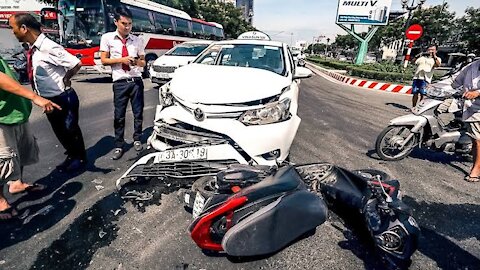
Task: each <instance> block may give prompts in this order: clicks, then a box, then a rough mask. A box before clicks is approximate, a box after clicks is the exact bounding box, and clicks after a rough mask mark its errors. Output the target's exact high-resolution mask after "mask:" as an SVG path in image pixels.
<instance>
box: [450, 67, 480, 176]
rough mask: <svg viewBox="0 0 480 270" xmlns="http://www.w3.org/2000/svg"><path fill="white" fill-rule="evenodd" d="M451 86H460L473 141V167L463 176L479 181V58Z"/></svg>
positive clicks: (464, 115)
mask: <svg viewBox="0 0 480 270" xmlns="http://www.w3.org/2000/svg"><path fill="white" fill-rule="evenodd" d="M452 87H453V88H455V89H456V88H462V90H463V91H464V93H463V97H464V98H465V99H466V101H465V103H464V108H463V121H465V122H466V123H467V125H468V132H467V134H468V136H470V137H471V138H472V141H473V149H472V153H473V167H472V169H471V170H470V174H469V175H467V176H466V177H465V180H466V181H468V182H472V183H473V182H479V181H480V60H477V61H475V62H473V63H471V64H470V65H468V66H467V67H465V68H464V69H463V70H462V71H461V72H460V74H458V76H457V77H456V78H455V81H454V82H453V83H452Z"/></svg>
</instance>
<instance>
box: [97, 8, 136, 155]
mask: <svg viewBox="0 0 480 270" xmlns="http://www.w3.org/2000/svg"><path fill="white" fill-rule="evenodd" d="M114 22H115V25H116V26H117V31H115V32H110V33H106V34H104V35H103V36H102V39H101V41H100V51H101V59H102V64H103V65H106V66H107V65H108V66H111V67H112V79H113V103H114V107H115V111H114V122H113V126H114V128H115V150H114V152H113V156H112V159H114V160H117V159H120V158H121V157H122V156H123V151H124V145H125V140H124V133H125V114H126V110H127V104H128V101H130V102H131V105H132V111H133V116H134V133H133V141H134V142H133V146H134V148H135V150H137V151H141V150H142V148H143V147H142V143H141V142H140V138H141V136H142V124H143V106H144V100H143V89H144V86H143V81H142V67H144V66H145V50H144V49H145V46H144V44H143V43H144V42H143V40H142V39H141V38H139V37H137V36H134V35H132V34H130V32H131V31H132V13H131V12H130V10H128V9H127V8H125V7H123V6H120V7H117V8H116V9H115V15H114Z"/></svg>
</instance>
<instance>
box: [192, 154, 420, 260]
mask: <svg viewBox="0 0 480 270" xmlns="http://www.w3.org/2000/svg"><path fill="white" fill-rule="evenodd" d="M307 189H308V190H309V191H308V190H307ZM193 198H194V199H193ZM322 198H324V199H325V201H326V202H327V205H329V206H330V207H334V208H337V207H339V208H341V209H343V211H347V212H352V213H350V214H349V215H350V216H351V215H352V214H359V215H360V217H361V218H360V222H361V223H363V224H364V225H365V226H366V228H367V229H368V231H369V232H370V234H371V237H372V240H373V242H374V244H375V246H376V247H377V249H378V251H379V254H380V255H381V258H382V259H383V260H384V261H385V262H386V266H388V268H391V269H403V268H407V267H408V266H409V265H410V263H411V260H410V257H411V255H412V254H413V253H414V252H415V250H416V249H417V242H418V237H419V233H420V229H419V227H418V225H417V223H416V221H415V219H414V218H413V217H412V215H411V211H410V209H409V208H408V206H406V205H405V204H404V203H403V202H402V201H401V196H400V192H399V182H398V181H395V180H389V176H388V175H387V174H385V173H383V172H380V171H375V170H359V171H354V172H350V171H348V170H345V169H342V168H340V167H337V166H334V165H331V164H328V163H316V164H309V165H299V166H290V165H287V166H283V167H280V168H279V169H277V168H273V167H258V166H257V167H251V166H245V165H232V166H230V167H229V168H228V169H227V170H225V171H221V172H219V173H218V174H217V175H216V176H207V177H202V178H199V179H198V180H197V181H196V182H195V183H194V184H193V186H192V190H191V191H190V192H187V193H186V194H185V203H186V206H187V207H190V208H192V209H193V215H194V218H195V220H194V222H193V223H192V225H191V226H190V232H191V236H192V239H193V240H194V241H195V243H196V244H197V245H198V246H199V247H200V248H202V249H205V250H213V251H224V252H226V253H227V254H229V255H233V256H253V255H263V254H269V253H272V252H276V251H278V250H280V249H281V248H283V247H285V246H286V245H288V244H289V243H290V242H292V241H294V240H295V239H297V238H299V237H300V236H302V235H303V234H304V233H305V232H308V231H310V230H312V229H314V228H315V227H317V226H319V225H320V224H322V223H323V222H324V221H325V219H326V209H327V208H326V206H325V204H324V203H323V200H322ZM292 220H295V222H294V223H292V222H291V221H292ZM273 224H275V226H273Z"/></svg>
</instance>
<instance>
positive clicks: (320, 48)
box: [305, 43, 327, 54]
mask: <svg viewBox="0 0 480 270" xmlns="http://www.w3.org/2000/svg"><path fill="white" fill-rule="evenodd" d="M312 46H313V53H314V54H320V53H325V47H326V46H327V45H326V44H324V43H315V44H310V45H308V47H307V49H306V50H305V52H307V53H311V52H312Z"/></svg>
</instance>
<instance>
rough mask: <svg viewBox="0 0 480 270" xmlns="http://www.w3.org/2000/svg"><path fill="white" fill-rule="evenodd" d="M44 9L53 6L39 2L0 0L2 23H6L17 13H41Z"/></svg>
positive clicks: (35, 0)
mask: <svg viewBox="0 0 480 270" xmlns="http://www.w3.org/2000/svg"><path fill="white" fill-rule="evenodd" d="M44 7H51V5H48V4H44V3H41V2H40V1H38V0H0V21H4V20H5V21H6V20H8V18H10V16H12V14H15V13H22V12H26V13H40V10H42V8H44Z"/></svg>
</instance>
